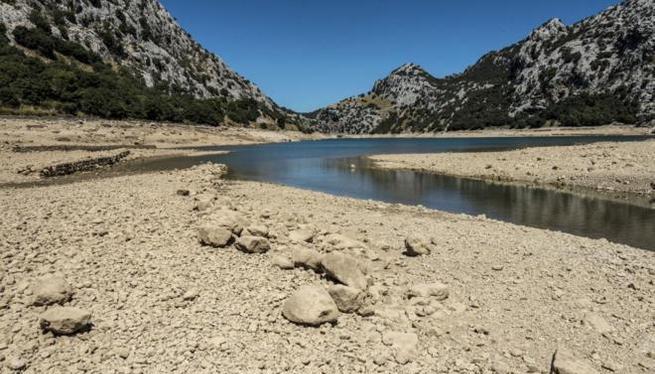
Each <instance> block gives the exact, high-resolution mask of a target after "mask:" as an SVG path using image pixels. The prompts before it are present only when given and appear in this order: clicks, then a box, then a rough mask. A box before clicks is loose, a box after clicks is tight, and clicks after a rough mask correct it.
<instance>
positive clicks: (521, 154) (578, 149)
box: [371, 140, 655, 196]
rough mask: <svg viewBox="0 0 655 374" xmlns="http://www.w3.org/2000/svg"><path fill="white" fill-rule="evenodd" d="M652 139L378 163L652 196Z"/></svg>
mask: <svg viewBox="0 0 655 374" xmlns="http://www.w3.org/2000/svg"><path fill="white" fill-rule="evenodd" d="M653 155H655V140H647V141H640V142H626V143H620V142H608V143H596V144H590V145H575V146H558V147H536V148H527V149H521V150H514V151H503V152H471V153H438V154H413V155H379V156H373V157H371V159H372V160H374V161H375V162H376V165H377V166H378V167H383V168H390V169H410V170H417V171H423V172H430V173H438V174H447V175H453V176H459V177H467V178H476V179H484V180H493V181H501V182H502V181H505V182H520V183H528V184H534V185H548V186H553V187H557V188H573V189H575V188H583V189H588V190H596V191H603V192H608V193H627V194H635V195H646V196H649V195H650V196H655V164H654V163H653Z"/></svg>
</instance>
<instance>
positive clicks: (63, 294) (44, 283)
mask: <svg viewBox="0 0 655 374" xmlns="http://www.w3.org/2000/svg"><path fill="white" fill-rule="evenodd" d="M32 292H33V293H34V305H52V304H63V303H65V302H67V301H69V300H70V299H71V297H72V296H73V289H72V287H71V286H70V284H69V283H68V282H67V281H66V279H65V278H64V277H63V276H61V275H48V276H45V277H43V278H41V279H39V280H38V281H37V282H36V283H35V284H34V286H33V287H32Z"/></svg>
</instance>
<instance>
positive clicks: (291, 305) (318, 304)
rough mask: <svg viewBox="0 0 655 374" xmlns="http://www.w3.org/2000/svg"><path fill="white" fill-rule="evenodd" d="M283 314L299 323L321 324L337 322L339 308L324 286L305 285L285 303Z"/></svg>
mask: <svg viewBox="0 0 655 374" xmlns="http://www.w3.org/2000/svg"><path fill="white" fill-rule="evenodd" d="M282 315H283V316H284V318H286V319H288V320H289V321H291V322H294V323H297V324H301V325H309V326H319V325H322V324H324V323H328V322H336V321H337V318H339V309H338V308H337V305H336V304H335V303H334V300H332V297H330V294H329V293H328V292H327V291H325V289H323V287H319V286H303V287H301V288H300V289H298V290H297V291H296V292H295V293H294V294H293V295H292V296H291V297H290V298H289V299H288V300H287V301H286V302H285V303H284V306H283V307H282Z"/></svg>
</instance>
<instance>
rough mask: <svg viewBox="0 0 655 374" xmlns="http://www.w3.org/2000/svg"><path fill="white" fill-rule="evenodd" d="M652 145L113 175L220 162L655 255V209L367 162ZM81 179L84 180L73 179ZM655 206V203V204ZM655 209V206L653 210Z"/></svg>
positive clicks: (286, 147)
mask: <svg viewBox="0 0 655 374" xmlns="http://www.w3.org/2000/svg"><path fill="white" fill-rule="evenodd" d="M645 138H646V137H635V136H630V137H620V136H584V137H580V136H570V137H527V138H526V137H515V138H512V137H503V138H450V139H447V138H419V139H411V138H406V139H403V138H401V139H398V138H394V139H334V140H322V141H306V142H294V143H281V144H263V145H250V146H223V147H202V148H201V149H202V150H205V151H215V150H229V151H230V153H228V154H223V155H202V156H194V157H173V158H166V159H159V160H145V161H138V162H132V163H126V164H123V165H119V166H117V167H115V168H113V169H111V171H110V172H109V173H117V174H120V173H125V172H137V173H138V172H148V171H157V170H171V169H175V168H186V167H190V166H192V165H196V164H200V163H204V162H208V161H212V162H217V163H224V164H226V165H228V167H229V174H228V178H231V179H239V180H250V181H261V182H272V183H278V184H284V185H288V186H292V187H299V188H304V189H310V190H314V191H321V192H326V193H330V194H334V195H339V196H350V197H355V198H361V199H373V200H379V201H385V202H390V203H402V204H411V205H419V204H420V205H423V206H425V207H428V208H432V209H438V210H443V211H447V212H453V213H466V214H471V215H479V214H484V215H486V216H487V217H489V218H493V219H498V220H502V221H507V222H512V223H515V224H519V225H526V226H532V227H539V228H546V229H551V230H556V231H563V232H567V233H571V234H575V235H580V236H586V237H591V238H606V239H608V240H610V241H613V242H618V243H625V244H628V245H631V246H635V247H639V248H645V249H651V250H655V209H654V208H653V207H652V206H651V205H650V204H649V203H648V202H645V203H640V204H637V203H635V202H628V201H616V200H610V199H608V198H607V197H606V196H603V195H600V194H594V195H589V194H587V195H583V194H580V193H570V192H565V191H557V190H554V189H548V188H536V187H529V186H521V185H511V184H498V183H490V182H484V181H478V180H471V179H465V178H456V177H449V176H443V175H434V174H427V173H421V172H413V171H400V170H383V169H376V168H373V167H372V165H371V164H370V162H369V161H368V159H367V158H366V157H365V156H367V155H374V154H393V153H433V152H469V151H496V150H508V149H517V148H522V147H534V146H552V145H570V144H582V143H592V142H598V141H636V140H643V139H645ZM72 178H77V177H75V176H74V177H72ZM653 203H655V202H653ZM653 206H655V205H653Z"/></svg>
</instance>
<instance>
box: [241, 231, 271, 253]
mask: <svg viewBox="0 0 655 374" xmlns="http://www.w3.org/2000/svg"><path fill="white" fill-rule="evenodd" d="M235 245H236V247H237V249H239V250H240V251H243V252H246V253H266V252H268V251H269V250H270V249H271V244H270V243H269V242H268V240H266V239H265V238H261V237H258V236H250V235H246V236H242V237H241V238H239V240H237V242H236V244H235Z"/></svg>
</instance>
